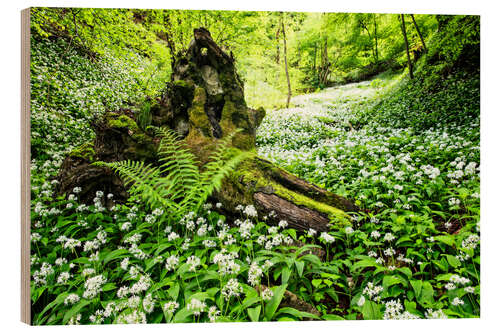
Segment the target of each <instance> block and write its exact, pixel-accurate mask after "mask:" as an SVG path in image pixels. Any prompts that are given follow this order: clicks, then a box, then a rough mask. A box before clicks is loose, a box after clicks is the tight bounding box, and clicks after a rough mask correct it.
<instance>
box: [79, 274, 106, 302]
mask: <svg viewBox="0 0 500 333" xmlns="http://www.w3.org/2000/svg"><path fill="white" fill-rule="evenodd" d="M105 283H106V278H105V277H104V276H103V275H96V276H94V277H91V278H89V279H87V280H86V281H85V285H84V286H85V291H84V292H83V298H87V299H91V298H94V297H96V296H97V295H98V294H99V293H100V292H101V291H102V286H103V284H105Z"/></svg>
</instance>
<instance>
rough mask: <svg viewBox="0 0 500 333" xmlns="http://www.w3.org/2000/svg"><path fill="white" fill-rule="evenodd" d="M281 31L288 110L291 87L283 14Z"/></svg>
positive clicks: (282, 15)
mask: <svg viewBox="0 0 500 333" xmlns="http://www.w3.org/2000/svg"><path fill="white" fill-rule="evenodd" d="M281 30H282V33H283V59H284V60H285V74H286V83H287V84H288V96H287V98H286V107H287V108H288V107H289V106H290V99H291V98H292V86H291V85H290V75H289V74H288V60H287V56H286V34H285V18H284V14H283V13H281Z"/></svg>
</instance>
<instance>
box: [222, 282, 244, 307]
mask: <svg viewBox="0 0 500 333" xmlns="http://www.w3.org/2000/svg"><path fill="white" fill-rule="evenodd" d="M242 292H243V287H242V286H241V285H240V283H239V282H238V280H237V279H235V278H232V279H230V280H229V281H228V282H227V283H226V284H225V285H224V287H222V290H221V294H222V296H224V299H225V300H226V301H229V299H230V298H231V297H233V296H235V297H237V296H239V295H240V294H241V293H242Z"/></svg>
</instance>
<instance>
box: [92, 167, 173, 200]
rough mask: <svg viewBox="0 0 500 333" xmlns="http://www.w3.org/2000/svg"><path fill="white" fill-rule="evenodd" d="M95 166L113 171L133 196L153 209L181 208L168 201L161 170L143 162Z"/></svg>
mask: <svg viewBox="0 0 500 333" xmlns="http://www.w3.org/2000/svg"><path fill="white" fill-rule="evenodd" d="M93 164H94V165H97V166H104V167H108V168H110V169H112V170H113V171H115V172H116V173H118V175H119V176H120V178H121V179H122V180H123V184H124V185H125V186H130V188H129V190H128V191H129V193H130V194H131V195H138V196H140V197H141V198H142V199H143V200H144V201H145V202H146V204H147V205H149V206H150V207H152V208H157V207H162V208H167V209H172V210H177V209H178V208H179V206H178V204H177V203H175V202H173V201H171V200H168V199H167V198H168V196H167V195H166V194H167V193H166V191H165V186H164V181H163V180H162V178H161V177H160V176H161V170H160V169H159V168H155V167H152V166H149V165H145V164H144V162H142V161H128V160H127V161H118V162H101V161H98V162H94V163H93Z"/></svg>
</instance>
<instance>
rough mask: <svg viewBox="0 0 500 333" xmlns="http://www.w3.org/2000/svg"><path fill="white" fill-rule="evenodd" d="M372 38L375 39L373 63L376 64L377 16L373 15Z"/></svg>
mask: <svg viewBox="0 0 500 333" xmlns="http://www.w3.org/2000/svg"><path fill="white" fill-rule="evenodd" d="M373 36H374V38H375V61H376V62H378V37H377V14H373Z"/></svg>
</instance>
